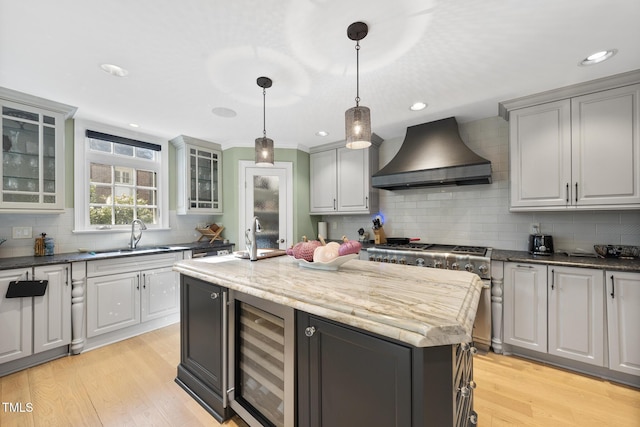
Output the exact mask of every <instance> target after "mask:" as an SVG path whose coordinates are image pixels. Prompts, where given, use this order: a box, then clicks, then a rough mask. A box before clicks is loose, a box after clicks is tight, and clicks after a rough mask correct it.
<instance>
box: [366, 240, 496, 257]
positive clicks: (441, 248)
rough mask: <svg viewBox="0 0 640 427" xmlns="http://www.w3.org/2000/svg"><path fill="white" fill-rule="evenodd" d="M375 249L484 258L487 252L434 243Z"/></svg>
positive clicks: (482, 248)
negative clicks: (446, 253)
mask: <svg viewBox="0 0 640 427" xmlns="http://www.w3.org/2000/svg"><path fill="white" fill-rule="evenodd" d="M375 247H376V248H377V249H387V250H405V251H406V250H409V251H416V252H419V251H423V252H437V253H445V252H449V253H453V254H465V255H478V256H484V255H485V253H486V252H487V248H485V247H483V246H463V245H459V246H455V245H440V244H434V243H384V244H380V245H376V246H375Z"/></svg>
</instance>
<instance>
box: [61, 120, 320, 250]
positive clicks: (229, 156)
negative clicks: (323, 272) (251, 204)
mask: <svg viewBox="0 0 640 427" xmlns="http://www.w3.org/2000/svg"><path fill="white" fill-rule="evenodd" d="M73 146H74V120H73V119H70V120H67V121H66V123H65V166H66V167H65V171H64V175H65V207H66V208H73V190H74V188H73V178H74V177H73V165H74V149H73ZM168 146H169V209H170V210H175V209H176V194H177V188H176V179H175V173H176V168H175V164H176V149H175V147H174V146H173V145H171V144H168ZM253 156H254V149H253V148H250V147H247V148H231V149H228V150H225V151H224V152H223V154H222V183H223V193H222V198H223V199H222V203H223V208H224V214H223V215H220V216H214V220H215V221H216V222H217V223H220V224H223V225H224V227H225V231H224V232H223V234H224V236H225V237H226V238H228V239H229V240H231V241H232V242H235V240H237V236H238V206H239V203H238V161H240V160H253V158H254V157H253ZM275 159H276V161H279V162H291V163H292V164H293V199H294V200H293V238H294V240H295V241H299V240H301V238H302V236H304V235H306V236H314V235H315V231H314V230H316V229H317V226H318V221H319V217H317V216H311V215H309V153H305V152H304V151H301V150H294V149H283V148H276V150H275ZM241 243H242V242H236V244H237V245H238V248H241V246H242V245H241Z"/></svg>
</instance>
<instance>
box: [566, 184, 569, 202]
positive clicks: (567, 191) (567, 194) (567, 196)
mask: <svg viewBox="0 0 640 427" xmlns="http://www.w3.org/2000/svg"><path fill="white" fill-rule="evenodd" d="M566 198H567V204H569V183H568V182H567V190H566Z"/></svg>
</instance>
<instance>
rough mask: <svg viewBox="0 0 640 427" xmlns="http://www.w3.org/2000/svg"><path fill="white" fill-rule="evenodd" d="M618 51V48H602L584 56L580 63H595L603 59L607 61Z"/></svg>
mask: <svg viewBox="0 0 640 427" xmlns="http://www.w3.org/2000/svg"><path fill="white" fill-rule="evenodd" d="M616 53H618V49H609V50H601V51H599V52H596V53H592V54H591V55H589V56H587V57H586V58H584V59H583V60H582V61H580V62H579V64H578V65H593V64H597V63H599V62H602V61H606V60H607V59H609V58H611V57H612V56H613V55H615V54H616Z"/></svg>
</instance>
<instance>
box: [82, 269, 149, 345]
mask: <svg viewBox="0 0 640 427" xmlns="http://www.w3.org/2000/svg"><path fill="white" fill-rule="evenodd" d="M141 280H142V277H141V274H140V273H139V272H132V273H121V274H110V275H108V276H100V277H90V278H89V279H87V336H88V337H95V336H98V335H100V334H104V333H107V332H111V331H115V330H118V329H122V328H126V327H127V326H132V325H137V324H138V323H140V287H141V285H142V284H141Z"/></svg>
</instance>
